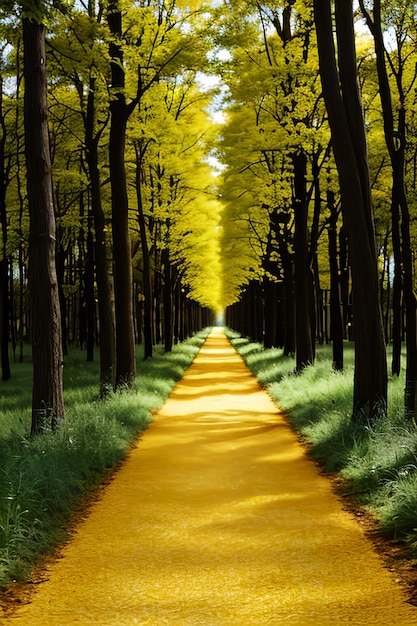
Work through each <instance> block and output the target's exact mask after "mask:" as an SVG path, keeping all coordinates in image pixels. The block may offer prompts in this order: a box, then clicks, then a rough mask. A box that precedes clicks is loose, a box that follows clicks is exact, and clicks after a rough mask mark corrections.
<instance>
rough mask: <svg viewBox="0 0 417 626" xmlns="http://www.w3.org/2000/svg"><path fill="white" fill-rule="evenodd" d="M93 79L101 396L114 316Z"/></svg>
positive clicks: (109, 376) (89, 134) (91, 168)
mask: <svg viewBox="0 0 417 626" xmlns="http://www.w3.org/2000/svg"><path fill="white" fill-rule="evenodd" d="M94 94H95V79H93V78H91V79H90V89H89V92H88V99H87V112H86V117H85V143H86V160H87V167H88V173H89V177H90V185H91V211H92V214H93V221H94V234H95V243H94V256H95V263H96V281H97V295H98V319H99V349H100V396H104V395H106V394H107V393H108V392H109V390H110V389H112V387H113V385H114V361H115V354H114V344H115V338H114V320H113V307H112V301H111V283H110V276H109V267H108V260H107V241H106V222H105V217H104V213H103V207H102V202H101V186H100V171H99V167H98V140H99V135H95V134H94V126H95V117H96V115H95V102H94Z"/></svg>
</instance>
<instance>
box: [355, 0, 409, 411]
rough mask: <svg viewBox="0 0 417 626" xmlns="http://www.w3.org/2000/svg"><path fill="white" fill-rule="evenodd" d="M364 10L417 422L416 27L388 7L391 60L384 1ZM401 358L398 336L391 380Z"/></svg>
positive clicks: (402, 10)
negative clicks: (414, 246)
mask: <svg viewBox="0 0 417 626" xmlns="http://www.w3.org/2000/svg"><path fill="white" fill-rule="evenodd" d="M360 6H361V10H362V13H363V14H364V16H365V19H366V23H367V25H368V27H369V29H370V31H371V33H372V35H373V38H374V45H375V54H376V65H377V71H378V82H379V94H380V98H381V104H382V112H383V120H384V134H385V141H386V144H387V148H388V153H389V156H390V160H391V166H392V192H391V215H392V239H393V250H394V259H395V268H394V272H395V274H394V295H395V296H396V301H397V302H398V300H399V298H400V297H401V292H402V291H403V293H404V301H405V313H406V345H407V365H406V383H405V409H406V412H407V414H408V415H410V416H415V415H416V411H417V319H416V312H417V300H416V296H415V293H414V287H413V259H412V252H411V240H410V211H409V207H408V200H407V194H406V188H405V159H406V144H407V138H406V108H407V107H406V96H407V92H409V91H411V90H412V89H413V87H414V84H415V81H416V79H417V72H416V69H415V63H414V61H413V68H412V74H411V81H410V84H409V85H408V86H407V87H406V86H405V74H406V71H405V70H406V64H407V61H408V57H409V56H410V52H411V50H410V51H407V48H406V42H407V38H408V36H410V35H411V32H408V31H412V32H413V35H414V36H415V33H416V24H415V18H414V14H413V9H412V8H411V7H410V6H408V5H407V3H405V4H404V6H400V7H398V6H397V5H396V6H395V8H394V10H392V9H391V7H390V6H385V7H384V9H385V11H386V13H387V14H388V16H389V17H390V23H391V28H392V29H393V30H394V32H395V40H396V50H395V54H391V55H390V54H389V53H388V51H387V50H386V47H385V43H384V36H383V25H382V21H383V16H382V13H381V2H380V0H374V2H373V11H372V13H373V17H371V14H370V13H369V11H368V10H367V9H366V7H365V2H364V1H363V0H360ZM412 50H414V48H412ZM395 59H396V66H395ZM387 63H388V64H389V69H390V72H391V73H392V74H393V75H394V78H395V83H394V84H395V87H394V89H395V91H396V94H395V98H394V100H395V104H394V102H393V95H392V90H393V89H392V88H391V84H390V79H389V74H388V68H387ZM397 102H398V104H397ZM394 311H395V312H396V319H395V322H396V326H397V328H398V327H399V320H398V317H399V313H400V307H399V306H397V307H395V308H394ZM400 354H401V336H400V333H399V332H397V333H396V334H395V335H394V356H393V374H397V375H398V374H399V367H400Z"/></svg>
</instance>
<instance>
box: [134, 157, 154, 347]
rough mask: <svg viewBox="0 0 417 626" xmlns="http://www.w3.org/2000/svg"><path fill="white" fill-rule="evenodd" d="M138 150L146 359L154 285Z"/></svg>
mask: <svg viewBox="0 0 417 626" xmlns="http://www.w3.org/2000/svg"><path fill="white" fill-rule="evenodd" d="M135 150H136V198H137V203H138V224H139V234H140V244H141V250H142V276H143V343H144V359H148V358H149V357H151V356H152V353H153V347H152V285H151V265H150V258H149V246H148V239H147V236H146V221H145V213H144V210H143V200H142V181H141V175H142V174H141V157H140V154H139V149H138V147H137V146H135Z"/></svg>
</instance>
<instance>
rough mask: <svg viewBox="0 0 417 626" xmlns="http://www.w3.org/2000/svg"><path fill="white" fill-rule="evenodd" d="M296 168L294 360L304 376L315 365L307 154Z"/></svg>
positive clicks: (299, 157)
mask: <svg viewBox="0 0 417 626" xmlns="http://www.w3.org/2000/svg"><path fill="white" fill-rule="evenodd" d="M292 162H293V167H294V197H293V209H294V217H295V230H294V290H295V358H296V369H297V371H298V372H301V371H302V370H303V369H304V368H305V367H306V366H307V365H310V364H311V363H313V361H314V354H313V345H312V338H311V322H310V303H311V300H310V288H311V282H310V281H311V274H310V264H309V256H308V227H307V217H308V200H307V186H306V170H307V157H306V155H305V154H304V152H302V151H300V152H299V153H298V154H295V155H293V156H292Z"/></svg>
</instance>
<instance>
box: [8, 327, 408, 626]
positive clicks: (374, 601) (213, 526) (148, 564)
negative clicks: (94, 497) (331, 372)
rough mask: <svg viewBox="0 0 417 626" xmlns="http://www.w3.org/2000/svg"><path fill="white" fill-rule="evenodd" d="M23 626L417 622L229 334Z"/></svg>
mask: <svg viewBox="0 0 417 626" xmlns="http://www.w3.org/2000/svg"><path fill="white" fill-rule="evenodd" d="M47 579H48V580H47V581H46V582H44V583H42V584H40V585H39V587H38V590H37V593H36V594H35V595H34V596H33V599H32V602H31V604H29V605H27V606H24V607H22V608H20V609H19V610H18V611H17V612H16V613H15V614H14V616H13V617H9V618H8V619H7V620H4V622H2V623H7V624H11V625H13V626H20V625H25V626H41V625H42V626H43V625H45V626H58V625H59V626H71V625H73V624H81V625H83V626H87V625H89V624H96V625H97V624H98V625H100V626H124V625H129V626H130V625H132V624H142V625H143V624H146V625H152V626H160V625H162V624H168V625H169V626H174V625H178V626H179V625H181V626H186V625H190V626H198V625H200V624H204V625H205V626H248V625H251V624H252V625H254V626H261V625H262V624H280V625H281V624H296V625H298V626H308V625H310V624H313V625H315V626H327V625H329V626H330V625H332V626H341V625H343V624H353V625H354V626H361V625H363V626H385V625H386V626H412V625H414V624H415V625H417V608H415V607H413V606H411V605H409V604H407V603H406V601H405V600H406V598H405V596H404V594H403V590H402V588H401V587H400V586H399V585H398V584H397V583H396V582H395V580H394V579H393V577H392V575H391V574H390V572H388V571H387V570H386V569H385V568H384V567H383V565H382V563H381V561H380V559H379V557H378V556H377V555H376V553H375V552H374V550H373V547H372V545H371V544H370V543H369V542H368V540H367V539H365V537H364V535H363V533H362V530H361V529H360V527H359V526H358V524H357V522H356V521H355V520H354V519H353V518H351V516H350V515H349V514H348V513H346V512H345V511H343V510H342V507H341V504H340V503H339V501H338V499H337V498H336V497H335V495H333V493H332V491H331V487H330V484H329V481H328V480H327V479H325V478H324V477H322V476H320V475H319V473H318V471H317V469H316V467H315V465H314V464H313V463H311V462H310V461H309V460H307V459H306V457H305V455H304V452H303V450H302V448H301V447H300V445H299V444H298V442H297V440H296V437H295V436H294V435H293V434H292V432H291V430H290V429H289V427H288V426H287V425H286V423H285V422H284V420H283V419H282V417H281V416H280V415H279V413H278V412H277V410H276V408H275V406H274V405H273V403H272V401H271V400H270V398H269V396H268V395H267V394H266V393H265V392H263V391H261V390H260V388H259V387H258V385H257V383H256V381H255V379H254V378H253V377H252V375H251V374H250V373H249V371H248V369H247V368H246V366H245V365H244V364H243V362H242V360H241V359H240V357H239V356H238V355H237V353H236V352H235V350H234V349H233V348H232V347H231V346H230V344H229V343H228V342H227V340H226V338H225V336H224V335H223V333H222V332H221V331H220V330H215V331H214V332H213V333H212V334H211V335H210V336H209V338H208V340H207V342H206V344H205V345H204V347H203V348H202V350H201V351H200V353H199V355H198V356H197V358H196V360H195V361H194V363H193V365H192V366H191V368H190V369H189V370H188V372H187V373H186V375H185V377H184V378H183V380H182V381H181V382H180V383H179V384H178V385H177V387H176V388H175V390H174V392H173V394H172V395H171V397H170V399H169V400H168V401H167V402H166V404H165V406H164V407H163V408H162V410H161V411H160V412H159V413H158V415H156V416H155V420H154V422H153V423H152V424H151V426H150V428H149V430H148V431H147V432H146V433H145V435H144V437H143V439H142V440H141V441H140V443H139V444H138V446H137V447H136V448H135V449H134V451H133V452H132V454H131V456H130V458H129V460H128V461H127V462H126V463H125V464H124V466H123V467H122V469H121V470H120V472H119V473H118V474H117V476H116V478H115V479H114V481H113V482H112V483H111V484H110V485H109V487H108V488H107V490H106V492H105V494H104V496H103V498H102V499H101V500H100V501H99V502H98V503H97V504H96V505H95V506H94V507H93V509H92V511H91V514H90V515H89V516H88V518H87V519H86V520H85V521H84V522H82V523H81V525H80V526H79V529H78V532H77V534H76V536H75V537H74V540H73V541H72V542H71V543H70V544H69V545H68V546H67V547H65V549H64V550H63V551H62V558H61V559H59V560H58V561H57V562H55V563H53V564H52V565H51V566H50V569H49V571H48V572H47Z"/></svg>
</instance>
